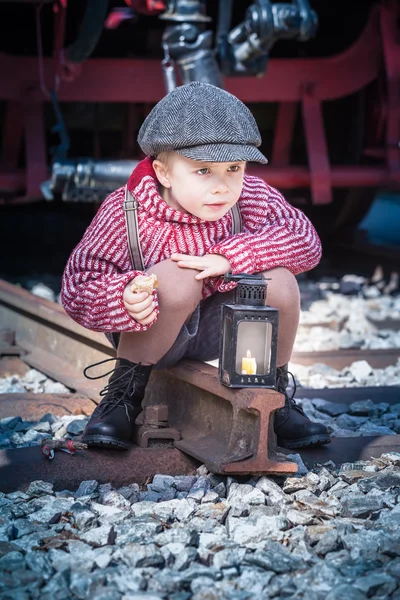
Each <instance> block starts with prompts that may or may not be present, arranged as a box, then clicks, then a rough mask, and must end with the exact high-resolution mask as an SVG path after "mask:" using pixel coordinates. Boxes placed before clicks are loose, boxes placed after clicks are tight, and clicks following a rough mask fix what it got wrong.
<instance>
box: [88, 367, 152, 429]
mask: <svg viewBox="0 0 400 600" xmlns="http://www.w3.org/2000/svg"><path fill="white" fill-rule="evenodd" d="M117 360H118V358H106V359H105V360H101V361H100V362H97V363H93V364H92V365H89V366H87V367H86V368H85V369H84V370H83V374H84V376H85V377H86V379H90V380H92V381H93V380H95V379H102V378H103V377H107V375H111V374H115V373H118V372H119V371H121V375H119V376H118V377H115V378H114V379H112V380H111V381H109V382H108V383H107V385H105V386H104V388H103V389H102V390H101V392H100V396H102V398H103V399H102V400H101V402H100V403H99V404H98V405H97V407H96V409H95V412H96V414H97V415H106V414H107V413H109V412H111V411H112V410H113V409H114V408H115V407H116V406H123V407H124V409H125V413H126V417H127V419H128V421H130V420H131V417H130V413H129V408H132V404H131V403H130V395H131V394H133V393H134V392H135V382H136V371H137V368H138V367H139V366H140V364H141V363H137V364H135V365H133V366H132V367H129V366H127V365H121V364H120V365H118V366H115V367H114V368H113V369H111V370H110V371H108V372H107V373H103V374H102V375H96V376H95V377H92V376H90V375H88V371H89V370H90V369H93V368H94V367H98V366H99V365H103V364H105V363H109V362H112V361H114V362H115V361H117Z"/></svg>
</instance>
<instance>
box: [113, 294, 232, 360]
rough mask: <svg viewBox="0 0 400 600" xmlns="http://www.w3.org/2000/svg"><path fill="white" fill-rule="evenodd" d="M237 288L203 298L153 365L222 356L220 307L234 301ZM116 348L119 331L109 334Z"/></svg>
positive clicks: (212, 358) (211, 358)
mask: <svg viewBox="0 0 400 600" xmlns="http://www.w3.org/2000/svg"><path fill="white" fill-rule="evenodd" d="M233 295H234V292H226V293H220V292H217V293H216V294H213V295H212V296H210V297H209V298H207V299H206V300H202V301H201V302H200V304H199V305H198V306H197V308H196V310H195V311H194V313H192V316H191V317H190V319H189V321H188V323H186V324H185V325H184V326H183V327H182V329H181V330H180V332H179V335H178V337H177V338H176V340H175V343H174V344H173V346H172V347H171V348H170V349H169V350H168V352H167V353H166V354H165V355H164V356H163V357H162V358H161V360H159V361H158V363H157V364H156V365H154V368H155V369H165V368H168V367H172V366H173V365H175V364H176V363H177V362H178V361H180V360H181V359H182V358H190V359H192V360H202V361H209V360H215V359H216V358H218V356H219V343H220V335H221V307H222V305H223V304H232V303H233ZM106 335H107V339H108V340H109V341H110V342H111V343H112V344H113V346H114V347H115V348H116V347H117V346H118V339H119V334H118V333H113V334H110V335H109V334H106Z"/></svg>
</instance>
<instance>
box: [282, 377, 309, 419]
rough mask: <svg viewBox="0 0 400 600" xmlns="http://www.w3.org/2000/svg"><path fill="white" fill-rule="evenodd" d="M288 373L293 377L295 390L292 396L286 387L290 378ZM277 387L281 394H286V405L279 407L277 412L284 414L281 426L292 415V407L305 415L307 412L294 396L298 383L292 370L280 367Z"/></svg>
mask: <svg viewBox="0 0 400 600" xmlns="http://www.w3.org/2000/svg"><path fill="white" fill-rule="evenodd" d="M286 374H287V375H290V376H291V378H292V381H293V391H292V394H291V396H289V393H288V391H287V389H286V386H287V385H288V378H286ZM276 389H277V390H278V392H280V393H281V394H284V396H285V406H282V408H279V409H278V410H277V412H279V413H280V415H281V416H283V415H284V417H283V420H282V422H281V423H280V424H279V426H281V425H283V424H284V423H286V421H287V420H288V418H289V416H290V411H291V410H292V409H294V410H297V411H298V412H300V413H301V414H303V415H304V414H305V413H304V410H303V408H302V407H301V406H299V405H298V404H297V403H296V400H295V399H294V396H295V394H296V390H297V384H296V378H295V376H294V375H293V373H292V372H291V371H283V369H279V368H278V376H277V378H276Z"/></svg>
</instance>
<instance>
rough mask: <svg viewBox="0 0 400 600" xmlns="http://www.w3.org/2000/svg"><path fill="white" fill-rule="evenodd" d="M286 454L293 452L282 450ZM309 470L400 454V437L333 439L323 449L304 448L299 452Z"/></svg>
mask: <svg viewBox="0 0 400 600" xmlns="http://www.w3.org/2000/svg"><path fill="white" fill-rule="evenodd" d="M280 450H281V452H283V453H284V454H291V453H292V452H293V450H286V449H283V448H282V449H280ZM298 452H299V454H300V456H301V458H302V459H303V462H304V464H305V465H306V467H307V468H308V469H311V468H312V467H313V466H314V465H317V464H319V465H320V464H323V463H325V462H328V461H330V460H331V461H333V462H334V463H335V465H337V466H339V465H341V464H343V463H347V462H355V461H356V460H371V458H379V457H380V456H381V455H382V454H384V453H385V452H400V435H384V436H379V437H370V436H365V437H364V436H363V437H351V438H333V439H332V441H331V443H330V444H327V445H326V446H322V447H321V448H303V449H302V450H299V451H298Z"/></svg>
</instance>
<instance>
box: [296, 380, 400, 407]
mask: <svg viewBox="0 0 400 600" xmlns="http://www.w3.org/2000/svg"><path fill="white" fill-rule="evenodd" d="M296 398H309V399H310V400H312V399H313V398H323V399H324V400H329V402H336V403H338V404H351V403H352V402H358V401H359V400H372V402H387V403H388V404H398V403H399V402H400V386H398V385H390V386H376V387H359V388H354V387H352V388H322V389H317V388H305V387H304V388H303V387H298V388H297V390H296Z"/></svg>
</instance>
